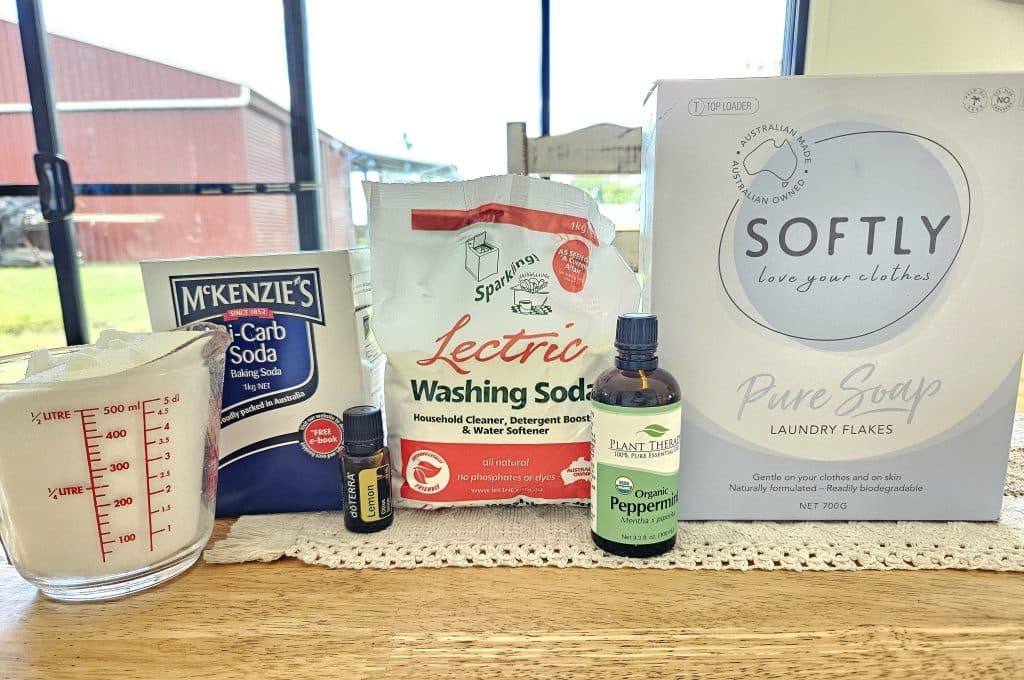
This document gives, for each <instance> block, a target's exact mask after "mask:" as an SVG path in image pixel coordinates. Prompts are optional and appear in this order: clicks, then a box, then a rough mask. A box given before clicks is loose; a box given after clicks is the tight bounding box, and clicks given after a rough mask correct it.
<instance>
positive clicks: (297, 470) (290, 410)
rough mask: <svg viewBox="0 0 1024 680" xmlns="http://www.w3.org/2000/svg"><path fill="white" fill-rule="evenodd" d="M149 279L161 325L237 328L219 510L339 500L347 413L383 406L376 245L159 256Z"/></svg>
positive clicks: (228, 371)
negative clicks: (373, 260)
mask: <svg viewBox="0 0 1024 680" xmlns="http://www.w3.org/2000/svg"><path fill="white" fill-rule="evenodd" d="M142 276H143V282H144V284H145V287H146V300H147V302H148V305H149V315H150V320H151V321H152V324H153V329H154V330H168V329H170V328H174V327H176V326H180V325H183V324H187V323H191V322H194V321H212V322H215V323H220V324H223V325H225V326H226V327H227V328H228V330H229V331H230V333H231V336H232V344H231V346H230V347H229V348H228V352H227V362H226V368H225V376H224V399H223V410H222V412H221V439H220V461H219V472H220V480H219V483H218V493H217V512H218V514H219V515H240V514H245V513H258V512H292V511H302V510H329V509H337V508H340V507H341V477H340V469H339V464H338V459H337V449H338V448H340V444H341V442H340V434H341V428H340V423H341V420H340V419H341V414H342V411H344V410H345V409H346V408H348V407H350V406H357V405H360V404H373V405H376V406H382V404H383V368H384V357H383V356H382V355H381V353H380V349H379V348H378V347H377V342H376V340H375V339H374V337H373V334H372V332H371V331H370V317H371V315H372V309H371V307H370V300H371V293H372V289H371V285H370V259H369V253H368V251H366V250H365V249H363V250H351V251H343V250H335V251H324V252H306V253H286V254H281V255H251V256H241V257H205V258H191V259H182V260H158V261H151V262H143V263H142ZM319 433H326V434H319ZM336 435H337V436H338V437H339V441H338V442H337V444H338V446H337V447H332V446H331V442H332V441H333V439H332V438H333V437H335V436H336Z"/></svg>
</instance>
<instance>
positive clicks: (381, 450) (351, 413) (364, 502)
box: [341, 406, 395, 533]
mask: <svg viewBox="0 0 1024 680" xmlns="http://www.w3.org/2000/svg"><path fill="white" fill-rule="evenodd" d="M341 424H342V429H343V435H342V437H343V439H344V442H345V446H344V447H343V448H342V452H341V479H342V488H343V491H342V509H343V511H344V514H345V528H346V529H348V530H349V531H357V532H359V533H371V532H374V531H380V530H381V529H387V528H388V527H389V526H391V522H393V521H394V519H395V515H394V508H392V506H391V460H390V453H389V452H388V448H387V447H386V446H384V423H383V421H382V418H381V413H380V409H379V408H377V407H376V406H353V407H352V408H350V409H346V410H345V412H344V413H342V414H341Z"/></svg>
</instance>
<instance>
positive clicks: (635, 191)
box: [551, 0, 787, 268]
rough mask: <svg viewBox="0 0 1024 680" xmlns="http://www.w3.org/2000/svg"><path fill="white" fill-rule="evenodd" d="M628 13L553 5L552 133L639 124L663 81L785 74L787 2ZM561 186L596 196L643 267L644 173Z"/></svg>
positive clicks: (682, 5)
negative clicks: (650, 94) (653, 90)
mask: <svg viewBox="0 0 1024 680" xmlns="http://www.w3.org/2000/svg"><path fill="white" fill-rule="evenodd" d="M623 8H624V5H623V4H622V3H621V2H614V1H612V0H555V1H553V2H552V3H551V134H554V135H557V134H563V133H567V132H572V131H574V130H578V129H580V128H584V127H587V126H590V125H594V124H596V123H615V124H617V125H622V126H626V127H639V126H640V125H641V124H642V123H643V116H644V109H643V101H644V98H645V97H646V95H647V93H648V92H649V91H650V89H651V85H653V83H654V82H655V81H656V80H659V79H683V78H739V77H754V76H777V75H779V73H780V69H781V61H782V55H783V49H782V48H783V33H784V29H785V26H786V10H787V3H786V1H785V0H736V1H733V2H705V1H703V0H700V1H698V0H688V1H686V2H659V1H658V0H637V1H636V2H631V3H629V5H628V12H624V11H623ZM554 179H558V180H560V181H564V182H568V183H570V184H575V185H576V186H578V187H581V188H583V189H585V190H587V191H589V192H590V193H591V195H592V196H594V198H595V199H596V200H597V202H598V204H599V205H600V207H601V212H602V213H603V214H604V215H606V216H607V217H608V218H610V219H611V220H613V221H614V222H615V224H616V227H617V229H618V232H619V233H618V236H617V238H616V246H617V247H618V248H619V250H620V252H622V254H623V256H624V257H625V258H626V260H627V261H628V262H629V263H630V264H631V265H632V266H633V267H634V268H636V266H637V259H638V252H637V249H638V246H639V230H640V178H639V176H638V175H613V176H586V177H584V176H576V177H573V176H567V175H562V176H556V177H554Z"/></svg>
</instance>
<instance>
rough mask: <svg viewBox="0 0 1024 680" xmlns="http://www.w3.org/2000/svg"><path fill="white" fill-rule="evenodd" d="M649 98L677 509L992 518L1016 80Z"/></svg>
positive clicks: (1008, 423)
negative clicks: (676, 424) (674, 413)
mask: <svg viewBox="0 0 1024 680" xmlns="http://www.w3.org/2000/svg"><path fill="white" fill-rule="evenodd" d="M647 105H648V114H649V115H648V124H647V125H646V126H645V128H644V133H643V140H644V149H643V173H644V187H645V194H644V201H643V212H644V215H643V235H642V243H641V256H640V259H641V272H650V275H651V277H652V278H651V279H650V280H651V285H650V286H649V288H648V290H647V291H646V294H647V297H646V300H647V301H648V303H649V305H650V309H651V310H652V311H653V312H655V313H656V314H657V315H658V316H659V319H660V325H661V347H660V355H661V361H662V365H663V366H664V367H665V368H667V369H669V370H670V371H672V372H673V373H675V375H676V376H677V377H678V378H679V380H680V383H681V384H682V386H683V396H684V400H685V408H684V414H685V415H684V426H683V440H682V470H681V493H680V517H682V518H686V519H933V520H940V519H941V520H952V519H961V520H990V519H994V518H996V517H997V516H998V514H999V510H1000V503H1001V499H1002V491H1003V484H1004V479H1005V472H1006V462H1007V450H1008V448H1009V440H1010V431H1011V427H1012V420H1013V413H1014V405H1015V401H1016V397H1017V387H1018V379H1019V376H1020V368H1021V363H1020V359H1021V351H1022V344H1024V343H1022V340H1024V322H1022V315H1021V305H1020V297H1019V296H1020V295H1021V291H1022V286H1021V284H1022V283H1024V277H1022V275H1021V266H1022V260H1021V256H1022V254H1024V250H1022V240H1024V228H1022V224H1021V218H1020V209H1021V198H1020V196H1021V191H1022V189H1021V187H1022V186H1024V157H1022V149H1024V74H986V75H970V74H967V75H932V76H858V77H795V78H755V79H741V80H707V81H661V82H659V83H658V84H657V85H656V87H655V89H654V90H652V92H651V94H650V95H649V97H648V102H647Z"/></svg>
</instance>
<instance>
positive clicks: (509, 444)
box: [364, 175, 640, 508]
mask: <svg viewBox="0 0 1024 680" xmlns="http://www.w3.org/2000/svg"><path fill="white" fill-rule="evenodd" d="M364 187H365V190H366V196H367V204H368V210H369V224H370V240H371V248H370V252H371V271H372V276H373V279H374V283H373V304H374V308H375V310H376V311H375V316H374V318H373V328H374V332H375V334H376V336H377V339H378V342H379V343H380V345H381V348H382V350H383V351H384V352H385V353H386V354H387V355H388V362H389V363H388V368H387V371H386V378H385V394H386V401H387V422H388V433H389V443H390V446H391V455H392V465H393V474H392V479H393V480H394V497H395V499H396V502H398V503H399V504H400V505H406V506H415V507H421V508H435V507H443V506H450V505H485V504H498V503H515V502H523V501H527V502H533V503H553V502H570V501H571V502H581V501H585V500H586V499H589V497H590V482H589V480H590V462H589V461H590V405H589V400H590V388H591V382H592V381H593V379H594V378H596V377H597V375H599V374H600V373H601V371H603V370H604V369H605V368H607V367H608V366H609V365H611V362H612V357H613V342H614V332H615V319H616V317H617V316H618V315H619V314H620V313H623V312H629V311H636V310H637V308H638V306H639V300H640V286H639V283H638V281H637V278H636V275H635V274H634V273H633V271H632V270H630V268H629V266H628V265H627V264H626V262H625V261H624V260H623V259H622V256H621V255H620V254H619V253H618V251H617V250H615V248H613V247H612V245H611V241H612V239H613V237H614V235H615V227H614V225H613V224H612V223H611V222H610V221H609V220H608V219H606V218H605V217H603V216H602V215H601V214H600V213H599V212H598V209H597V205H596V204H595V203H594V201H593V199H591V197H590V196H589V195H588V194H587V193H585V192H584V191H582V190H580V189H577V188H575V187H572V186H568V185H565V184H559V183H555V182H549V181H546V180H540V179H532V178H529V177H523V176H511V175H510V176H502V177H486V178H482V179H477V180H472V181H468V182H435V183H423V184H378V183H372V182H368V183H366V184H365V185H364Z"/></svg>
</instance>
